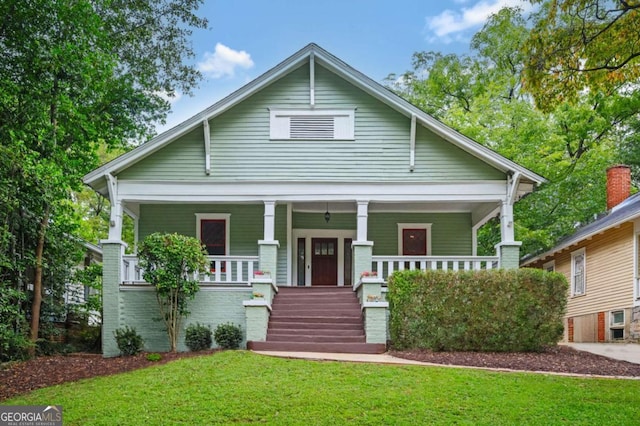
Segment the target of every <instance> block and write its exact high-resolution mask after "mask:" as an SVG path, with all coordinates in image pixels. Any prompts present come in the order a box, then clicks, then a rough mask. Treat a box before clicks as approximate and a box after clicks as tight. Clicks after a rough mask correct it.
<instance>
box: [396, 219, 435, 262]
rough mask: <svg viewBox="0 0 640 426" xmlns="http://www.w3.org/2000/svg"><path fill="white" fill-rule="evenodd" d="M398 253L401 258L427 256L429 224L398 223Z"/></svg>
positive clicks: (429, 249) (429, 247)
mask: <svg viewBox="0 0 640 426" xmlns="http://www.w3.org/2000/svg"><path fill="white" fill-rule="evenodd" d="M398 253H399V254H400V255H401V256H427V255H430V254H431V224H430V223H399V224H398Z"/></svg>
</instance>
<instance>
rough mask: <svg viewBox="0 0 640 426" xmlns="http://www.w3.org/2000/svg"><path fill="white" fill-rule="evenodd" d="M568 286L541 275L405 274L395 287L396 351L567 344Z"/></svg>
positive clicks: (397, 275)
mask: <svg viewBox="0 0 640 426" xmlns="http://www.w3.org/2000/svg"><path fill="white" fill-rule="evenodd" d="M567 288H568V285H567V282H566V279H565V278H564V276H563V275H561V274H558V273H549V272H544V271H542V270H535V269H519V270H491V271H464V272H462V271H461V272H453V271H427V272H421V271H403V272H397V273H395V274H393V275H392V276H391V277H390V279H389V293H388V295H387V299H388V301H389V309H390V321H389V329H390V333H391V340H392V343H393V346H394V347H395V348H397V349H407V348H426V349H431V350H435V351H497V352H507V351H508V352H524V351H540V350H542V349H543V348H544V347H545V346H549V345H555V344H556V343H557V342H558V340H559V339H560V337H561V336H562V316H563V314H564V309H565V306H566V294H567Z"/></svg>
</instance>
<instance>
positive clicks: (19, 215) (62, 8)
mask: <svg viewBox="0 0 640 426" xmlns="http://www.w3.org/2000/svg"><path fill="white" fill-rule="evenodd" d="M201 3H202V0H166V1H163V2H139V1H126V0H73V1H68V2H58V1H51V0H29V1H18V0H8V1H4V2H0V51H2V55H3V58H2V61H0V188H1V189H0V199H1V200H2V201H1V202H0V219H1V220H0V223H1V225H0V233H1V235H0V279H2V280H4V281H5V282H6V285H8V286H9V287H11V288H15V289H16V290H19V291H27V287H28V286H27V283H28V282H30V283H32V284H33V292H32V293H30V294H31V296H32V297H31V298H30V300H29V302H27V303H28V304H29V305H30V311H31V330H30V334H31V335H30V337H31V340H32V341H35V340H36V338H37V337H38V331H39V318H40V306H41V304H42V294H43V288H44V286H47V287H48V288H49V289H50V290H51V289H52V288H53V287H54V286H56V285H57V286H60V285H62V284H63V283H64V281H55V282H47V277H50V274H49V272H48V270H49V269H50V268H53V267H54V265H55V264H54V263H51V262H49V261H48V259H51V258H54V257H59V258H63V259H64V258H68V256H65V254H64V253H63V252H61V251H59V250H62V249H63V248H62V247H61V245H60V244H57V243H56V242H57V241H58V240H59V239H61V238H62V239H64V238H65V234H73V233H75V231H76V228H77V220H74V218H76V217H77V216H74V214H73V213H72V212H71V211H70V208H69V206H70V201H69V199H70V196H71V194H72V191H78V190H79V189H80V186H81V177H82V176H83V175H84V174H86V173H87V172H89V171H90V170H92V169H93V168H95V167H96V166H97V165H98V148H99V147H100V146H106V147H107V148H109V149H110V148H113V147H126V146H127V145H128V143H129V141H131V140H133V139H138V140H144V139H146V138H147V137H148V136H150V135H151V134H152V132H153V126H154V124H155V122H157V121H162V120H163V119H164V117H165V115H166V113H167V111H168V108H169V104H168V102H167V101H166V100H165V99H164V98H163V96H164V95H166V94H168V95H172V94H174V93H175V92H176V91H182V92H186V93H188V92H189V91H190V90H191V88H192V87H194V85H195V84H196V83H197V80H198V78H199V74H198V72H197V70H195V69H194V68H193V67H192V66H189V65H185V60H186V59H188V58H190V57H191V56H193V52H192V50H191V48H190V45H189V43H188V37H189V35H190V34H191V31H192V29H193V28H202V27H205V26H206V25H207V22H206V20H203V19H201V18H198V17H197V16H196V15H195V14H194V12H193V11H194V10H196V9H197V8H198V7H199V6H200V4H201ZM32 271H33V272H32ZM26 310H27V306H25V311H26Z"/></svg>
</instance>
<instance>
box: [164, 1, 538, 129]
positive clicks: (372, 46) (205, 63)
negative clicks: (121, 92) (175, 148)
mask: <svg viewBox="0 0 640 426" xmlns="http://www.w3.org/2000/svg"><path fill="white" fill-rule="evenodd" d="M205 3H206V4H205V5H204V6H203V7H202V8H201V9H200V11H199V15H200V16H204V17H206V18H208V19H209V27H210V28H209V29H208V30H199V31H195V32H194V34H193V38H192V42H193V47H194V51H195V54H196V58H195V59H194V63H195V64H196V66H197V67H198V68H199V69H200V70H201V71H202V73H203V75H204V79H203V81H201V83H200V85H199V88H198V89H196V90H194V94H193V96H188V95H183V94H180V93H178V94H177V96H176V97H175V98H174V99H171V103H172V113H171V114H169V116H168V117H167V123H166V125H163V126H159V127H158V128H157V130H158V132H159V133H160V132H162V131H164V130H167V129H169V128H171V127H173V126H175V125H177V124H179V123H181V122H182V121H184V120H186V119H187V118H189V117H191V116H192V115H194V114H197V113H198V112H199V111H201V110H203V109H205V108H206V107H208V106H209V105H211V104H213V103H215V102H217V101H218V100H220V99H222V98H223V97H224V96H226V95H228V94H230V93H231V92H233V91H234V90H236V89H238V88H240V87H242V86H243V85H244V84H246V83H248V82H249V81H251V80H253V79H254V78H256V77H258V76H259V75H261V74H262V73H264V72H265V71H267V70H269V69H270V68H272V67H274V66H275V65H277V64H278V63H279V62H281V61H282V60H284V59H286V58H287V57H288V56H290V55H292V54H293V53H295V52H296V51H298V50H299V49H301V48H302V47H304V46H306V45H307V44H309V43H311V42H314V43H317V44H318V45H320V46H321V47H323V48H324V49H326V50H328V51H329V52H331V53H333V54H334V55H336V56H337V57H338V58H340V59H342V60H343V61H345V62H347V63H348V64H349V65H351V66H352V67H354V68H356V69H357V70H359V71H361V72H363V73H364V74H366V75H368V76H369V77H371V78H373V79H374V80H377V81H380V82H382V80H383V79H384V78H385V77H386V76H387V75H388V74H390V73H402V72H404V71H407V70H408V69H410V66H411V55H412V54H413V53H414V52H417V51H428V50H434V51H440V52H445V53H452V52H453V53H462V52H466V51H467V50H468V46H469V41H470V39H471V37H472V36H473V34H474V33H475V32H476V31H478V30H479V29H480V28H481V27H482V25H483V24H484V22H485V21H486V19H487V18H488V17H489V16H490V15H491V14H492V13H495V12H497V11H498V10H499V9H500V8H501V7H504V6H521V7H523V8H524V9H527V10H528V9H530V5H529V4H528V2H526V1H522V0H451V1H433V0H422V1H419V0H396V1H380V0H316V1H307V0H205Z"/></svg>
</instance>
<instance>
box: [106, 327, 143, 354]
mask: <svg viewBox="0 0 640 426" xmlns="http://www.w3.org/2000/svg"><path fill="white" fill-rule="evenodd" d="M113 335H114V336H115V338H116V343H117V344H118V349H120V353H122V355H126V356H131V355H135V354H137V353H139V352H140V351H141V350H142V345H143V344H144V340H143V339H142V336H140V335H139V334H138V333H137V332H136V329H135V328H129V326H126V327H124V328H119V329H117V330H116V331H114V332H113Z"/></svg>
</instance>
